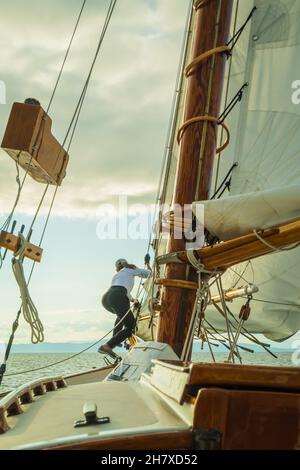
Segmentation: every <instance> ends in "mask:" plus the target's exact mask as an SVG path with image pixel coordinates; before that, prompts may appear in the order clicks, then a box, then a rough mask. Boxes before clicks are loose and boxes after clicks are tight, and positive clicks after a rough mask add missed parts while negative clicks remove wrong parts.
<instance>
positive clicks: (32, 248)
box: [0, 230, 43, 263]
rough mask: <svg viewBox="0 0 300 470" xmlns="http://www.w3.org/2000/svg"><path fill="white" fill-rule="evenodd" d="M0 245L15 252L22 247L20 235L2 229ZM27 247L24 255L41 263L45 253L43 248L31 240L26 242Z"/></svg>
mask: <svg viewBox="0 0 300 470" xmlns="http://www.w3.org/2000/svg"><path fill="white" fill-rule="evenodd" d="M0 246H1V247H2V248H5V249H7V250H10V251H13V252H14V253H15V252H16V251H18V249H19V247H20V237H18V236H16V235H13V234H12V233H8V232H5V231H3V230H2V231H1V232H0ZM25 247H26V249H25V252H24V254H23V256H24V257H25V258H29V259H32V260H33V261H35V262H37V263H39V262H40V261H41V259H42V254H43V250H42V248H40V247H39V246H36V245H33V244H32V243H29V242H25Z"/></svg>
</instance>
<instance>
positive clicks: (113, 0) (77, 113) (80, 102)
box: [30, 0, 117, 277]
mask: <svg viewBox="0 0 300 470" xmlns="http://www.w3.org/2000/svg"><path fill="white" fill-rule="evenodd" d="M116 2H117V0H111V2H110V5H109V8H108V12H107V15H106V19H105V22H104V25H103V28H102V31H101V35H100V39H99V42H98V46H97V49H96V53H95V56H94V59H93V61H92V64H91V67H90V70H89V73H88V76H87V79H86V82H85V84H84V86H83V90H82V92H81V95H80V98H79V100H78V103H77V106H76V108H75V111H74V113H73V116H72V119H71V122H70V125H69V127H68V129H67V132H66V135H65V138H64V141H63V144H62V146H61V148H63V147H64V145H65V144H66V142H67V139H68V137H69V134H70V132H71V136H70V140H69V144H68V151H69V150H70V147H71V144H72V141H73V138H74V134H75V130H76V126H77V124H78V119H79V116H80V113H81V110H82V105H83V102H84V98H85V96H86V92H87V89H88V85H89V82H90V79H91V75H92V72H93V69H94V66H95V63H96V60H97V58H98V55H99V52H100V48H101V45H102V42H103V39H104V36H105V33H106V30H107V27H108V24H109V22H110V19H111V16H112V13H113V11H114V8H115V5H116ZM73 125H74V127H73V129H72V126H73ZM60 151H61V150H60ZM57 159H58V157H57ZM49 186H50V185H49V183H48V184H47V186H46V189H45V191H44V194H43V196H42V199H44V198H45V196H46V193H47V191H48V189H49ZM58 188H59V186H56V188H55V191H54V193H53V197H52V200H51V203H50V207H49V211H48V214H47V218H46V222H45V225H44V229H43V232H42V236H41V239H40V244H41V243H42V241H43V238H44V235H45V231H46V228H47V225H48V222H49V218H50V215H51V212H52V208H53V204H54V201H55V198H56V195H57V191H58ZM40 206H41V204H40V205H39V207H38V211H39V210H40ZM36 215H37V214H36ZM36 215H35V217H34V220H33V223H32V224H31V227H30V228H32V227H33V224H34V222H35V220H36ZM39 246H40V245H39ZM32 271H33V269H32ZM30 277H31V276H30Z"/></svg>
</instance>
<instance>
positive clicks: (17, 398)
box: [0, 377, 67, 434]
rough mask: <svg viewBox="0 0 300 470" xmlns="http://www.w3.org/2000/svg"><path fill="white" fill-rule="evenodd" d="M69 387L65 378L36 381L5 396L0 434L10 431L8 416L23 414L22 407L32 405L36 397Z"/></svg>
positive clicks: (0, 409) (2, 399) (2, 403)
mask: <svg viewBox="0 0 300 470" xmlns="http://www.w3.org/2000/svg"><path fill="white" fill-rule="evenodd" d="M66 386H67V384H66V382H65V380H64V378H63V377H53V378H46V379H40V380H34V381H32V382H29V383H28V384H25V385H23V386H21V387H19V388H18V389H16V390H13V391H12V392H10V393H7V394H5V396H4V397H3V398H1V400H0V434H1V433H4V432H6V431H8V429H9V426H8V423H7V419H6V418H7V416H15V415H18V414H21V413H23V408H22V405H26V404H29V403H32V402H33V401H34V396H37V395H43V394H44V393H46V392H50V391H55V390H58V389H60V388H65V387H66Z"/></svg>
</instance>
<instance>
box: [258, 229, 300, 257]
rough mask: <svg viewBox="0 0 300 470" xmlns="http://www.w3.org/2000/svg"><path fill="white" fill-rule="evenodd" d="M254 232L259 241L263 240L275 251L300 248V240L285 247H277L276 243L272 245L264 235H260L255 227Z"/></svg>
mask: <svg viewBox="0 0 300 470" xmlns="http://www.w3.org/2000/svg"><path fill="white" fill-rule="evenodd" d="M253 233H255V235H256V237H257V238H258V240H259V241H261V242H262V243H263V244H264V245H266V246H267V247H269V248H271V250H273V251H274V252H275V253H276V252H277V253H280V252H282V251H290V250H294V249H295V248H298V247H299V246H300V241H299V242H297V243H294V244H293V245H291V246H287V247H285V248H279V247H276V246H274V245H271V243H269V242H267V241H266V240H265V239H264V238H263V237H261V236H260V235H259V233H258V232H257V231H256V230H255V229H253Z"/></svg>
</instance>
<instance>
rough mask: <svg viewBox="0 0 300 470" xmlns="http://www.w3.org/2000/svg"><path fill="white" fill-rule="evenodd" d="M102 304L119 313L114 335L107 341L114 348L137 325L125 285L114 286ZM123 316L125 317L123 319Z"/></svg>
mask: <svg viewBox="0 0 300 470" xmlns="http://www.w3.org/2000/svg"><path fill="white" fill-rule="evenodd" d="M102 305H103V307H104V308H105V310H108V311H109V312H111V313H114V314H115V315H117V319H116V321H115V328H114V331H113V337H112V338H111V339H110V340H109V341H108V343H107V344H108V345H109V346H110V347H111V348H112V349H113V348H115V347H116V346H117V345H118V344H120V343H122V342H123V341H125V339H126V338H129V337H130V336H131V335H132V333H133V330H134V325H135V318H134V316H133V314H132V312H131V310H130V302H129V299H128V297H127V290H126V289H125V287H121V286H112V287H111V288H110V289H109V290H108V291H107V292H106V293H105V294H104V296H103V297H102ZM128 311H129V313H128V314H127V312H128ZM126 314H127V315H126ZM125 315H126V317H125ZM123 317H125V318H124V320H123V321H122V318H123ZM119 322H120V323H119ZM118 323H119V325H118Z"/></svg>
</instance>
